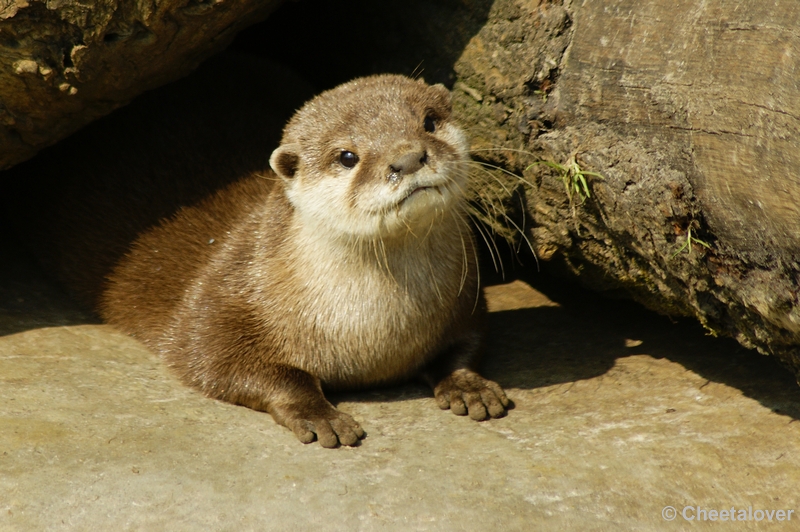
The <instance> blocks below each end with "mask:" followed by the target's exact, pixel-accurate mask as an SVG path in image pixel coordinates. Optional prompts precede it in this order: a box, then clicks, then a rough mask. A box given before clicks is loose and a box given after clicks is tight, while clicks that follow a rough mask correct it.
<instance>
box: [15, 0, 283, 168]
mask: <svg viewBox="0 0 800 532" xmlns="http://www.w3.org/2000/svg"><path fill="white" fill-rule="evenodd" d="M279 3H280V0H258V1H255V2H248V1H247V0H218V1H217V0H188V2H187V1H186V0H159V1H157V2H128V1H124V0H109V1H102V2H100V1H91V2H80V1H76V0H63V1H55V2H54V1H48V2H44V1H41V0H2V1H0V170H2V169H4V168H8V167H9V166H12V165H14V164H16V163H18V162H21V161H23V160H25V159H27V158H29V157H31V156H33V155H34V154H35V153H36V152H37V151H38V150H40V149H41V148H43V147H45V146H47V145H49V144H52V143H54V142H56V141H58V140H60V139H62V138H64V137H66V136H67V135H69V134H70V133H72V132H74V131H76V130H77V129H79V128H80V127H82V126H83V125H85V124H88V123H89V122H91V121H92V120H94V119H96V118H98V117H100V116H103V115H105V114H107V113H109V112H111V111H112V110H114V109H115V108H117V107H120V106H121V105H124V104H125V103H127V102H128V101H130V100H131V99H132V98H133V97H135V96H136V95H137V94H139V93H141V92H143V91H145V90H148V89H151V88H153V87H157V86H159V85H162V84H164V83H166V82H168V81H171V80H174V79H177V78H179V77H182V76H184V75H186V74H188V73H189V72H191V71H192V70H193V69H194V68H195V67H197V65H198V64H199V63H200V62H201V61H202V60H203V59H204V58H206V57H208V56H210V55H211V54H213V53H215V52H218V51H219V50H221V49H222V48H224V47H225V46H226V45H227V44H228V43H229V42H230V41H231V39H233V37H234V36H235V35H236V32H237V31H238V30H240V29H242V28H244V27H245V26H247V25H249V24H252V23H253V22H256V21H258V20H260V19H262V18H264V17H265V16H266V15H267V14H268V13H269V12H270V11H272V10H273V9H274V8H275V7H276V6H277V5H278V4H279Z"/></svg>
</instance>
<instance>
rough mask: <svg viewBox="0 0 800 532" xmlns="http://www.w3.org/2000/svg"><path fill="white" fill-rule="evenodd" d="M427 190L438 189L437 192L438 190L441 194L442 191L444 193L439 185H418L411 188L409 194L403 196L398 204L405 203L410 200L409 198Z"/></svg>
mask: <svg viewBox="0 0 800 532" xmlns="http://www.w3.org/2000/svg"><path fill="white" fill-rule="evenodd" d="M426 190H430V191H436V192H438V193H439V194H441V193H442V191H441V190H440V189H439V187H437V186H419V187H416V188H413V189H411V190H410V191H409V192H408V194H406V195H405V196H404V197H403V199H401V200H400V201H399V202H398V204H399V205H402V204H403V203H405V202H406V201H408V200H409V199H411V198H412V197H414V196H417V195H419V194H420V193H422V192H424V191H426Z"/></svg>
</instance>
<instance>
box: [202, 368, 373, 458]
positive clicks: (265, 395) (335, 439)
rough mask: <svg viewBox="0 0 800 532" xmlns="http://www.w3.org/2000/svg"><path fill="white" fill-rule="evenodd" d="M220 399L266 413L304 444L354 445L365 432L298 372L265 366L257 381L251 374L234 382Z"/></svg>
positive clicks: (307, 375) (316, 384)
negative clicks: (313, 442)
mask: <svg viewBox="0 0 800 532" xmlns="http://www.w3.org/2000/svg"><path fill="white" fill-rule="evenodd" d="M234 382H236V384H235V385H233V386H230V387H228V389H227V390H226V391H225V392H224V393H222V394H220V396H218V398H219V399H222V400H224V401H228V402H231V403H235V404H240V405H243V406H247V407H250V408H252V409H254V410H261V411H266V412H268V413H269V414H270V415H271V416H272V417H273V419H274V420H275V421H276V422H278V423H279V424H281V425H283V426H284V427H287V428H289V429H290V430H291V431H292V432H294V435H295V436H297V439H299V440H300V441H301V442H303V443H311V442H312V441H314V438H315V435H316V439H317V440H318V441H319V443H320V445H322V446H323V447H329V448H330V447H336V445H337V444H338V443H341V444H342V445H356V444H357V443H358V441H359V439H361V438H363V437H364V430H363V429H362V428H361V426H360V425H359V424H358V423H357V422H356V421H355V420H354V419H353V418H352V417H350V416H349V415H348V414H345V413H344V412H341V411H339V410H337V409H336V407H334V406H333V405H332V404H331V403H330V402H328V400H327V399H326V398H325V395H324V394H323V392H322V386H321V384H320V380H319V379H318V378H317V377H315V376H313V375H311V374H310V373H307V372H305V371H303V370H301V369H298V368H295V367H292V366H288V365H284V364H267V365H265V366H263V367H262V368H260V371H258V375H257V378H254V375H253V374H252V373H251V374H250V375H248V376H247V377H246V378H244V379H241V380H240V379H236V380H234Z"/></svg>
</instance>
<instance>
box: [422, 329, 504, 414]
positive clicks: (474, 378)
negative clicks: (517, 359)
mask: <svg viewBox="0 0 800 532" xmlns="http://www.w3.org/2000/svg"><path fill="white" fill-rule="evenodd" d="M481 343H482V342H481V335H480V333H477V332H474V333H472V334H470V335H469V336H468V337H467V338H465V339H463V340H462V341H461V342H459V343H457V344H455V345H453V346H452V347H450V348H449V349H448V350H447V351H446V352H444V353H443V354H442V355H441V356H440V357H438V358H437V360H436V361H435V362H434V363H433V364H432V365H431V366H430V367H428V368H427V369H426V370H425V371H424V372H423V374H422V376H423V378H424V379H425V380H426V381H427V382H428V383H429V384H430V385H431V387H432V388H433V394H434V396H435V397H436V403H437V404H438V405H439V408H441V409H442V410H447V409H448V408H449V409H450V410H452V411H453V413H454V414H456V415H458V416H463V415H466V414H467V413H469V417H470V418H472V419H474V420H477V421H482V420H484V419H486V418H487V417H493V418H498V417H502V416H504V415H505V413H506V407H508V406H509V404H510V401H509V399H508V397H506V394H505V392H504V391H503V389H502V388H501V387H500V385H499V384H497V383H496V382H494V381H490V380H488V379H484V378H483V377H481V376H480V375H479V374H478V373H477V372H476V371H474V370H473V369H472V368H474V367H475V366H476V365H477V362H478V358H479V355H480V351H481Z"/></svg>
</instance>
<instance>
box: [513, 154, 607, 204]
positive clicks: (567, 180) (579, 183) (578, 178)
mask: <svg viewBox="0 0 800 532" xmlns="http://www.w3.org/2000/svg"><path fill="white" fill-rule="evenodd" d="M533 164H544V165H547V166H549V167H550V168H552V169H554V170H555V171H556V172H558V176H559V177H560V178H561V181H562V182H563V183H564V188H565V189H566V191H567V197H568V198H569V202H570V203H572V201H573V198H575V197H578V198H579V199H580V201H579V202H578V204H579V205H583V203H584V202H585V201H586V199H587V198H591V197H592V194H591V192H589V183H588V182H587V180H586V178H587V176H588V177H596V178H598V179H605V178H604V177H603V176H602V175H601V174H598V173H597V172H588V171H586V170H584V169H583V168H581V166H580V165H579V164H578V160H577V158H576V156H575V155H573V156H572V157H570V158H569V160H567V162H566V163H564V164H559V163H557V162H554V161H536V162H535V163H533ZM533 164H532V165H531V166H533ZM528 168H530V166H529V167H528Z"/></svg>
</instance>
